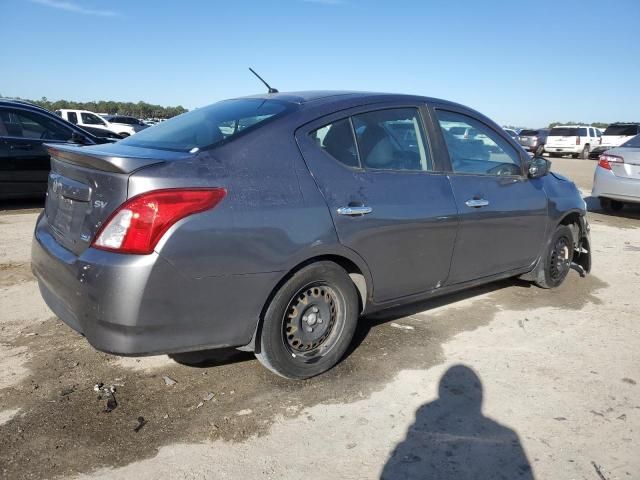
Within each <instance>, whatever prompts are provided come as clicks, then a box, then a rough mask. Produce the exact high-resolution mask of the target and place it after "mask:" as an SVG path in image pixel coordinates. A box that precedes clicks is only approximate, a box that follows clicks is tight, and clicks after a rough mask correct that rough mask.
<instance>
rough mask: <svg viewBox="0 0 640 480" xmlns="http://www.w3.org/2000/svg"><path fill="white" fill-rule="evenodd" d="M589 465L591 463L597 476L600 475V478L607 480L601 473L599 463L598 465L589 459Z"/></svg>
mask: <svg viewBox="0 0 640 480" xmlns="http://www.w3.org/2000/svg"><path fill="white" fill-rule="evenodd" d="M591 465H593V468H595V469H596V473H597V474H598V477H600V480H608V479H607V477H605V476H604V474H603V473H602V467H601V466H600V465H598V464H597V463H596V462H594V461H593V460H591Z"/></svg>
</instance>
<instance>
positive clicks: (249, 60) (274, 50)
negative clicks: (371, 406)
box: [0, 0, 640, 127]
mask: <svg viewBox="0 0 640 480" xmlns="http://www.w3.org/2000/svg"><path fill="white" fill-rule="evenodd" d="M639 25H640V1H638V0H617V1H616V2H606V1H603V0H598V1H591V0H581V1H574V0H555V1H546V0H538V1H534V2H520V1H509V2H507V1H494V0H483V1H472V0H453V1H452V0H449V1H429V0H423V1H419V0H415V1H414V0H395V1H367V0H279V1H276V0H235V1H230V0H226V1H217V0H210V1H205V0H202V1H196V0H194V1H177V0H176V1H163V0H158V1H151V0H137V1H130V0H110V1H104V0H103V1H99V0H0V28H1V30H2V38H3V39H4V42H3V45H4V47H3V48H1V49H0V65H2V68H1V71H2V75H0V94H2V95H5V96H20V97H23V98H40V97H42V96H46V97H47V98H49V99H60V98H65V99H68V100H83V101H86V100H99V99H105V100H107V99H108V100H122V101H138V100H144V101H147V102H151V103H159V104H163V105H178V104H181V105H183V106H185V107H187V108H194V107H198V106H202V105H206V104H209V103H212V102H214V101H216V100H220V99H223V98H229V97H234V96H241V95H248V94H252V93H259V92H261V91H263V87H262V85H261V84H258V83H257V81H256V79H255V78H253V77H252V76H251V75H250V73H249V71H248V70H247V67H248V66H253V67H254V68H255V69H256V70H257V71H258V72H259V73H261V74H262V76H263V77H265V78H266V79H267V80H268V81H269V82H270V83H271V84H272V85H273V86H274V87H276V88H278V89H280V91H293V90H310V89H351V90H373V91H386V92H401V93H415V94H421V95H428V96H435V97H440V98H445V99H448V100H453V101H457V102H461V103H464V104H466V105H469V106H471V107H474V108H476V109H478V110H480V111H481V112H483V113H485V114H486V115H488V116H490V117H492V118H493V119H494V120H496V121H497V122H499V123H502V124H514V125H521V126H532V127H533V126H539V125H546V124H547V123H549V122H550V121H554V120H561V121H568V120H576V121H586V122H593V121H604V122H610V121H616V120H639V121H640V95H638V86H639V85H640V56H638V48H637V45H638V33H637V32H638V28H639Z"/></svg>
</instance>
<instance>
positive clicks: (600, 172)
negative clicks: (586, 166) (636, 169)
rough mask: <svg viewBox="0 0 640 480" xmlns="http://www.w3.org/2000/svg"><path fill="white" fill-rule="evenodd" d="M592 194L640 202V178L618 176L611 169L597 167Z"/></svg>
mask: <svg viewBox="0 0 640 480" xmlns="http://www.w3.org/2000/svg"><path fill="white" fill-rule="evenodd" d="M591 196H593V197H598V198H599V197H604V198H610V199H612V200H618V201H621V202H633V203H640V179H636V178H625V177H618V176H616V175H615V174H614V173H613V172H612V171H611V170H607V169H605V168H602V167H596V171H595V173H594V176H593V190H592V191H591Z"/></svg>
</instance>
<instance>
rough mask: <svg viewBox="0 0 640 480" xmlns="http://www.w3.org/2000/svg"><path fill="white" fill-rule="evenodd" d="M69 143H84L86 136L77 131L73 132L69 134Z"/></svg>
mask: <svg viewBox="0 0 640 480" xmlns="http://www.w3.org/2000/svg"><path fill="white" fill-rule="evenodd" d="M71 143H77V144H78V145H84V144H85V143H87V137H85V136H84V135H82V134H80V133H77V132H73V133H72V134H71Z"/></svg>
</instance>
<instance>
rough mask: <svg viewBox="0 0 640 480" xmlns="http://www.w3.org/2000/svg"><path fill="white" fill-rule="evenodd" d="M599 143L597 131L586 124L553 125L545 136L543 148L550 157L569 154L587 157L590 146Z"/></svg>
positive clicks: (574, 156) (593, 146)
mask: <svg viewBox="0 0 640 480" xmlns="http://www.w3.org/2000/svg"><path fill="white" fill-rule="evenodd" d="M598 145H600V136H599V132H598V131H597V130H596V129H595V128H594V127H590V126H588V125H562V126H557V127H553V128H552V129H551V130H550V131H549V135H548V136H547V142H546V145H545V150H546V151H547V153H549V155H550V156H552V157H561V156H562V155H567V154H569V155H571V156H572V157H573V158H578V157H580V158H589V152H590V151H591V148H595V147H596V146H598Z"/></svg>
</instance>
